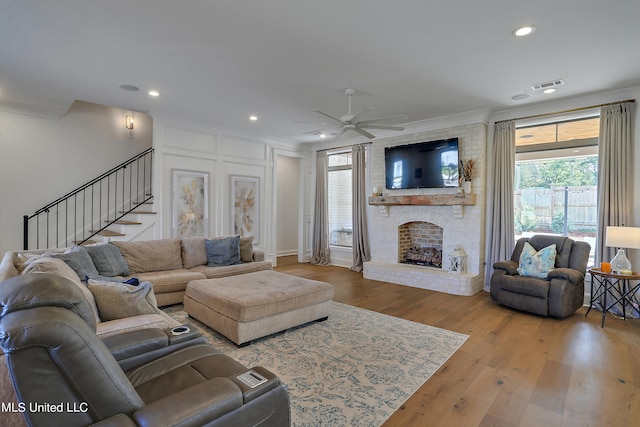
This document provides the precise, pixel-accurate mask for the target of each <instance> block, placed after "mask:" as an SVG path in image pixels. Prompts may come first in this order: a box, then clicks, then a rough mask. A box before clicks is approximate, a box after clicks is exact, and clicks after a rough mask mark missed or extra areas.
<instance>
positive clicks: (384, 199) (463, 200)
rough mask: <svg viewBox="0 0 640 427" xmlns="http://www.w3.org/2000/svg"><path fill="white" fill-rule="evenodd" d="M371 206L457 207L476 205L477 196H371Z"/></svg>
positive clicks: (456, 194)
mask: <svg viewBox="0 0 640 427" xmlns="http://www.w3.org/2000/svg"><path fill="white" fill-rule="evenodd" d="M369 204H370V205H377V206H392V205H430V206H456V205H475V204H476V195H475V194H474V193H468V194H467V193H455V194H420V195H415V196H371V197H369Z"/></svg>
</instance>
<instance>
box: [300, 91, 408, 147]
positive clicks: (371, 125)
mask: <svg viewBox="0 0 640 427" xmlns="http://www.w3.org/2000/svg"><path fill="white" fill-rule="evenodd" d="M344 93H345V94H346V95H347V97H348V98H349V111H348V113H347V114H346V115H344V116H342V117H335V116H332V115H331V114H328V113H325V112H324V111H320V110H313V111H315V112H316V113H319V114H322V115H323V116H325V117H329V118H330V119H333V120H335V121H337V122H338V123H340V127H341V130H340V133H339V134H338V135H337V136H336V138H340V137H341V136H342V135H343V134H344V133H345V132H347V131H349V130H352V131H355V132H358V133H359V134H360V135H363V136H366V137H367V138H370V139H373V138H375V135H373V134H372V133H371V132H368V131H366V130H365V129H385V130H396V131H401V130H404V128H403V127H401V126H393V125H388V124H382V123H378V122H383V121H385V122H388V121H390V120H400V119H402V120H407V116H405V115H404V114H401V115H398V116H389V117H380V118H378V119H373V120H358V118H359V117H360V114H362V112H363V111H365V110H373V108H371V107H364V108H363V109H362V110H360V112H358V113H357V114H353V113H352V112H351V97H352V96H353V94H354V93H356V91H355V89H351V88H347V89H345V90H344ZM315 132H317V131H314V132H309V133H315Z"/></svg>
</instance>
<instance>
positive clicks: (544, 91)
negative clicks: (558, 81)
mask: <svg viewBox="0 0 640 427" xmlns="http://www.w3.org/2000/svg"><path fill="white" fill-rule="evenodd" d="M555 91H556V88H555V87H550V88H549V89H545V90H543V91H542V93H553V92H555Z"/></svg>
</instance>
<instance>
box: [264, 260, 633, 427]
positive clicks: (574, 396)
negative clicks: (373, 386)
mask: <svg viewBox="0 0 640 427" xmlns="http://www.w3.org/2000/svg"><path fill="white" fill-rule="evenodd" d="M276 270H277V271H280V272H283V273H288V274H292V275H295V276H300V277H306V278H309V279H315V280H321V281H325V282H328V283H331V284H332V285H334V288H335V297H334V300H335V301H338V302H341V303H345V304H350V305H353V306H357V307H361V308H365V309H368V310H373V311H377V312H380V313H384V314H388V315H391V316H396V317H401V318H403V319H407V320H411V321H414V322H419V323H424V324H428V325H431V326H437V327H440V328H444V329H448V330H452V331H456V332H461V333H464V334H467V335H469V339H468V340H467V342H465V344H464V345H463V346H462V347H461V349H460V350H459V351H457V352H456V353H455V354H454V355H453V356H452V357H451V358H450V359H449V360H448V361H447V362H446V363H445V364H444V365H443V366H442V367H441V368H440V370H438V371H437V372H436V373H435V374H434V375H433V376H432V377H431V378H430V379H429V380H428V381H427V382H426V383H425V384H424V385H423V386H422V387H421V388H420V389H419V390H418V391H417V392H416V393H415V394H414V395H413V396H411V398H409V399H408V400H407V402H405V404H404V405H403V406H402V408H401V409H399V410H397V411H396V412H395V413H394V414H393V415H392V416H391V417H390V418H389V419H388V420H387V421H386V422H385V424H384V427H396V426H402V427H406V426H447V427H450V426H456V427H458V426H483V427H484V426H549V427H551V426H580V427H583V426H605V425H606V426H626V425H634V423H637V422H640V421H639V420H640V361H639V359H640V320H638V319H630V320H627V321H626V322H625V321H624V320H621V319H617V318H615V317H613V316H612V315H607V319H606V323H605V327H604V328H601V327H600V321H601V312H600V311H597V310H592V311H591V312H590V313H589V316H588V317H585V313H586V308H585V307H582V308H581V309H579V310H578V311H577V312H576V313H574V314H573V315H572V316H569V317H568V318H567V319H563V320H559V319H552V318H544V317H538V316H534V315H530V314H527V313H522V312H519V311H515V310H511V309H509V308H506V307H502V306H499V305H497V304H496V303H494V302H492V301H491V298H490V297H489V294H488V293H486V292H480V293H478V294H476V295H474V296H471V297H463V296H455V295H448V294H444V293H439V292H433V291H427V290H422V289H416V288H411V287H408V286H402V285H395V284H390V283H385V282H378V281H374V280H367V279H364V278H363V277H362V274H360V273H356V272H353V271H350V270H349V269H346V268H342V267H319V266H314V265H311V264H299V263H298V262H297V260H296V258H295V257H281V258H278V267H277V268H276ZM633 420H635V421H633Z"/></svg>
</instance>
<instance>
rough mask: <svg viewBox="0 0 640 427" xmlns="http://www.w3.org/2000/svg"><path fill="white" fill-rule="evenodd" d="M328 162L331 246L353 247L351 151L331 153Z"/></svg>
mask: <svg viewBox="0 0 640 427" xmlns="http://www.w3.org/2000/svg"><path fill="white" fill-rule="evenodd" d="M327 160H328V166H329V176H328V193H329V195H328V199H329V200H328V210H329V244H331V245H334V246H346V247H351V245H352V234H353V224H352V216H351V203H352V201H351V167H352V166H351V151H348V152H340V153H330V154H329V155H328V156H327Z"/></svg>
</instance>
